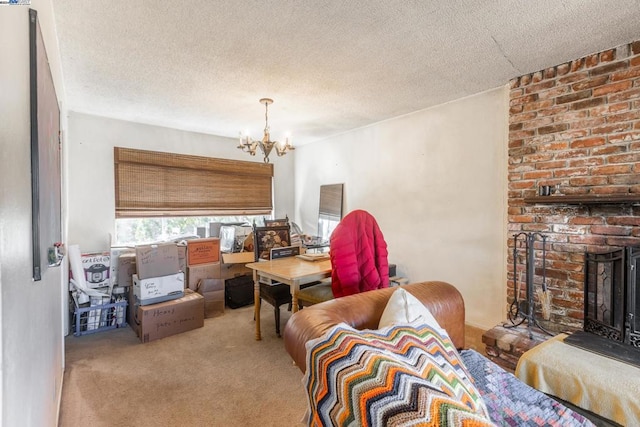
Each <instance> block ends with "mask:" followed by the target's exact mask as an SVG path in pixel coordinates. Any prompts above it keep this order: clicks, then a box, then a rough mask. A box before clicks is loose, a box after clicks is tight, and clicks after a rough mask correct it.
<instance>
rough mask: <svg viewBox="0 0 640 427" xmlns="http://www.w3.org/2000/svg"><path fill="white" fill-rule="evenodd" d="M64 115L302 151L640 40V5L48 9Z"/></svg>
mask: <svg viewBox="0 0 640 427" xmlns="http://www.w3.org/2000/svg"><path fill="white" fill-rule="evenodd" d="M54 13H55V17H56V23H57V31H58V36H59V42H60V49H61V54H62V67H63V77H64V83H65V89H66V96H67V101H68V107H69V109H70V110H72V111H78V112H84V113H90V114H96V115H100V116H107V117H114V118H119V119H125V120H131V121H137V122H142V123H149V124H157V125H162V126H167V127H173V128H178V129H185V130H192V131H197V132H204V133H211V134H216V135H223V136H230V137H237V135H238V132H239V131H240V130H245V129H248V130H250V131H251V132H252V136H253V137H259V136H260V135H261V131H262V128H263V127H264V106H263V105H261V104H259V103H258V100H259V99H260V98H263V97H270V98H273V99H274V100H275V102H274V104H273V105H272V106H270V108H269V123H270V125H271V130H272V134H273V137H275V138H276V139H281V137H282V135H283V134H284V132H285V131H290V132H291V133H292V136H293V140H294V143H297V144H301V143H307V142H311V141H315V140H318V139H322V138H325V137H328V136H331V135H335V134H338V133H341V132H345V131H348V130H351V129H354V128H358V127H362V126H366V125H368V124H371V123H375V122H378V121H381V120H385V119H388V118H392V117H396V116H400V115H403V114H407V113H410V112H413V111H417V110H421V109H424V108H427V107H430V106H433V105H437V104H441V103H444V102H447V101H450V100H454V99H458V98H462V97H465V96H468V95H472V94H475V93H479V92H482V91H485V90H488V89H492V88H495V87H498V86H501V85H503V84H505V83H507V82H508V81H509V80H510V79H511V78H513V77H515V76H519V75H522V74H525V73H529V72H533V71H538V70H541V69H544V68H547V67H550V66H553V65H557V64H560V63H562V62H566V61H569V60H572V59H576V58H579V57H582V56H585V55H587V54H590V53H594V52H598V51H601V50H605V49H608V48H612V47H615V46H618V45H621V44H624V43H628V42H630V41H633V40H637V39H640V0H564V1H563V0H535V1H531V0H500V1H495V0H493V1H489V0H483V1H478V0H449V1H447V0H439V1H429V0H349V1H344V0H324V1H313V0H281V1H265V0H254V1H250V0H215V1H212V0H188V1H164V0H163V1H161V0H155V1H154V0H146V1H131V0H92V1H85V0H55V2H54Z"/></svg>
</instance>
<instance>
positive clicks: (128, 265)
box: [114, 251, 136, 286]
mask: <svg viewBox="0 0 640 427" xmlns="http://www.w3.org/2000/svg"><path fill="white" fill-rule="evenodd" d="M114 264H116V265H117V266H118V267H117V269H116V270H117V277H116V279H115V281H114V285H118V286H131V285H133V275H134V274H136V253H135V251H133V252H126V253H123V254H121V255H120V256H119V257H118V258H117V261H115V262H114Z"/></svg>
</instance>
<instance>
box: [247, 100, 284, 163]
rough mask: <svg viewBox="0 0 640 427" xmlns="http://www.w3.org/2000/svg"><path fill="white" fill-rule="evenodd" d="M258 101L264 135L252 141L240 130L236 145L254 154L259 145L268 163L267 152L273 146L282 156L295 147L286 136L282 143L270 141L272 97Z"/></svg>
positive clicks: (269, 151) (268, 152)
mask: <svg viewBox="0 0 640 427" xmlns="http://www.w3.org/2000/svg"><path fill="white" fill-rule="evenodd" d="M260 103H261V104H264V135H263V137H262V139H261V140H257V141H254V140H252V139H251V137H250V136H249V134H248V132H247V133H246V134H244V135H243V134H242V132H240V145H238V148H239V149H241V150H242V151H244V152H246V153H249V154H251V155H252V156H255V155H256V149H257V148H258V147H260V151H262V155H263V156H264V162H265V163H269V154H270V153H271V150H273V149H274V148H275V149H276V153H278V156H284V155H285V154H287V152H288V151H291V150H295V147H294V146H293V145H291V144H290V143H289V137H288V136H287V137H286V139H285V143H284V144H282V143H280V142H278V141H271V135H270V134H269V104H273V99H270V98H262V99H261V100H260Z"/></svg>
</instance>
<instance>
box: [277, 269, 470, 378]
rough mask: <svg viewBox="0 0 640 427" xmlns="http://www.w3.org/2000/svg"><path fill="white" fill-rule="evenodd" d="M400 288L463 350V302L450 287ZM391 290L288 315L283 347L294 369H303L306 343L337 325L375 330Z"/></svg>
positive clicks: (440, 284) (436, 284) (434, 283)
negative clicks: (343, 324) (411, 295)
mask: <svg viewBox="0 0 640 427" xmlns="http://www.w3.org/2000/svg"><path fill="white" fill-rule="evenodd" d="M402 287H403V288H404V289H406V290H407V291H408V292H410V293H411V294H413V295H414V296H415V297H416V298H418V299H419V300H420V301H421V302H422V303H423V304H424V305H425V306H426V307H427V308H428V309H429V311H431V313H432V314H433V316H434V317H435V318H436V320H437V321H438V323H439V324H440V326H442V327H443V328H444V329H445V330H446V331H447V332H448V333H449V336H450V337H451V340H452V341H453V344H454V345H455V346H456V348H458V349H461V348H463V347H464V301H463V299H462V295H461V294H460V292H459V291H458V290H457V289H456V288H455V287H454V286H452V285H450V284H448V283H446V282H437V281H432V282H421V283H413V284H410V285H403V286H402ZM394 290H395V287H394V288H386V289H379V290H375V291H369V292H363V293H360V294H356V295H349V296H346V297H342V298H336V299H333V300H330V301H326V302H322V303H320V304H315V305H312V306H310V307H306V308H304V309H303V310H300V311H298V312H296V313H294V314H293V315H291V317H290V318H289V321H288V322H287V324H286V326H285V329H284V346H285V348H286V350H287V352H288V353H289V355H290V356H291V357H292V358H293V361H294V362H295V363H296V364H297V365H298V368H299V369H300V370H301V371H302V372H305V370H306V357H307V354H306V348H305V344H306V343H307V341H309V340H312V339H314V338H318V337H320V336H322V335H323V334H324V333H325V332H326V331H328V330H329V329H331V328H332V327H333V326H335V325H337V324H339V323H341V322H344V323H346V324H348V325H350V326H351V327H353V328H356V329H377V328H378V323H379V322H380V318H381V317H382V312H383V311H384V309H385V307H386V305H387V301H388V300H389V297H390V296H391V294H392V293H393V291H394Z"/></svg>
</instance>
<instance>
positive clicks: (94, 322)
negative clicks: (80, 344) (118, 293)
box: [73, 300, 127, 337]
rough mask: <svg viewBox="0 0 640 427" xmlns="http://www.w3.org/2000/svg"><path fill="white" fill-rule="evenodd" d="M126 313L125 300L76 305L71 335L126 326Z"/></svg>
mask: <svg viewBox="0 0 640 427" xmlns="http://www.w3.org/2000/svg"><path fill="white" fill-rule="evenodd" d="M126 313H127V301H124V300H123V301H118V302H112V303H109V304H101V305H95V306H93V307H78V306H76V307H75V311H74V314H73V317H74V319H73V325H74V332H73V335H75V336H76V337H78V336H80V335H87V334H94V333H96V332H102V331H107V330H109V329H115V328H122V327H124V326H127V320H126V319H127V318H126Z"/></svg>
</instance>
